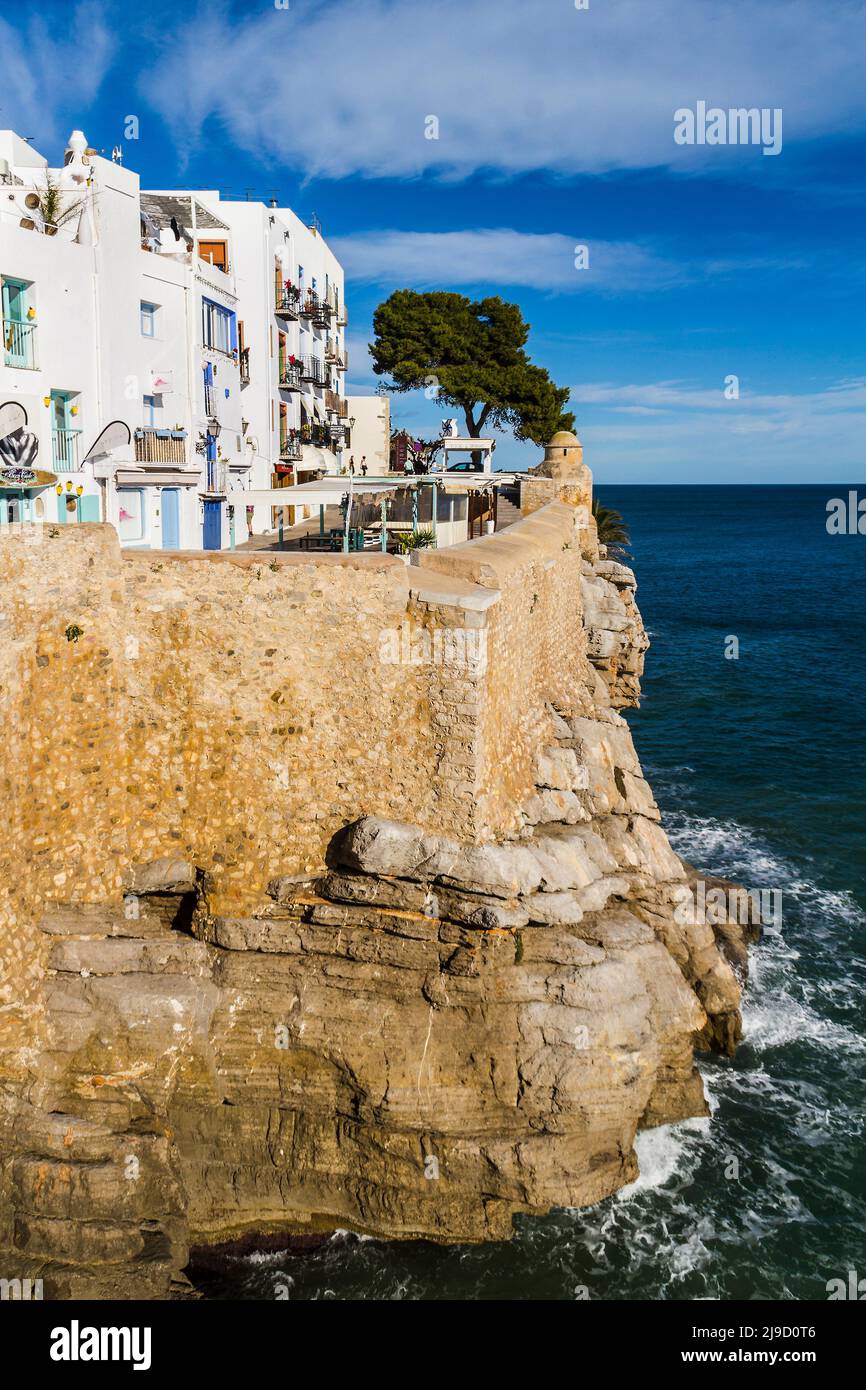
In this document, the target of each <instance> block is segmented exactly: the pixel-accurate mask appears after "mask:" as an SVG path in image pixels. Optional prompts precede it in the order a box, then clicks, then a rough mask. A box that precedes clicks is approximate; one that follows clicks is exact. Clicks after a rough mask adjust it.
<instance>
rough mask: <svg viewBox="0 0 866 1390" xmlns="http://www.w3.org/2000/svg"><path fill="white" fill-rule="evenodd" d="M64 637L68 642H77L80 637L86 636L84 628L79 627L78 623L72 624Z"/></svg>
mask: <svg viewBox="0 0 866 1390" xmlns="http://www.w3.org/2000/svg"><path fill="white" fill-rule="evenodd" d="M64 636H65V638H66V640H67V642H77V641H78V639H79V637H83V636H84V628H83V627H79V626H78V624H77V623H70V624H69V626H68V627H67V628H66V630H65V632H64Z"/></svg>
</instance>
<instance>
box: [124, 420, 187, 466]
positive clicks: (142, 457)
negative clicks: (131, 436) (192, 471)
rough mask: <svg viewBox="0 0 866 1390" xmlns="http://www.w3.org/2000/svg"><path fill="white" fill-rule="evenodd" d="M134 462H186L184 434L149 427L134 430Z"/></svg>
mask: <svg viewBox="0 0 866 1390" xmlns="http://www.w3.org/2000/svg"><path fill="white" fill-rule="evenodd" d="M135 461H136V463H186V434H184V435H183V437H182V438H180V437H178V435H177V434H176V433H175V434H172V432H171V431H169V430H158V429H156V428H153V427H150V428H147V427H146V428H145V429H141V430H136V431H135Z"/></svg>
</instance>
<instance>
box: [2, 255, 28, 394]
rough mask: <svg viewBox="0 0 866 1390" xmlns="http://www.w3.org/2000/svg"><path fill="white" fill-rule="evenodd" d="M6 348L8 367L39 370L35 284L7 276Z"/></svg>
mask: <svg viewBox="0 0 866 1390" xmlns="http://www.w3.org/2000/svg"><path fill="white" fill-rule="evenodd" d="M3 348H4V361H5V364H6V366H7V367H26V368H29V369H30V370H31V371H32V370H34V369H35V367H36V310H35V307H34V304H33V284H32V282H30V281H27V280H13V279H10V277H9V276H8V275H4V276H3Z"/></svg>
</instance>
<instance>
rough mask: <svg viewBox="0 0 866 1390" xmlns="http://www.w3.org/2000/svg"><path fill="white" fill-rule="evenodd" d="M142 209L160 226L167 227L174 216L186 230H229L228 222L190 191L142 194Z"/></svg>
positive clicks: (143, 192)
mask: <svg viewBox="0 0 866 1390" xmlns="http://www.w3.org/2000/svg"><path fill="white" fill-rule="evenodd" d="M141 207H142V211H143V212H145V213H147V215H148V217H151V218H152V219H153V221H154V222H155V223H156V225H157V226H158V227H167V226H168V225H169V223H170V222H171V219H172V218H174V219H175V221H176V222H177V224H178V226H180V227H184V228H185V229H186V231H188V232H192V231H199V232H200V231H202V230H203V229H206V228H211V229H212V228H214V227H215V228H217V229H218V230H220V231H223V232H227V231H228V230H229V228H228V224H227V223H225V222H221V221H220V219H219V218H218V217H216V216H215V215H214V214H213V213H212V212H210V211H209V210H208V208H206V207H204V205H203V204H202V203H200V202H199V201H198V199H197V198H193V196H192V194H190V193H148V192H145V191H142V194H141Z"/></svg>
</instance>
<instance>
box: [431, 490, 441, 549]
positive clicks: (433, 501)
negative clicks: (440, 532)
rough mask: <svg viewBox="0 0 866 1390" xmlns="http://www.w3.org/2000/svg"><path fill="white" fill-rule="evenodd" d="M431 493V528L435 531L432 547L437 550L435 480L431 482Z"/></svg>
mask: <svg viewBox="0 0 866 1390" xmlns="http://www.w3.org/2000/svg"><path fill="white" fill-rule="evenodd" d="M430 493H431V497H430V529H431V531H432V532H433V546H432V548H433V550H436V549H437V548H438V545H439V542H438V541H437V539H436V501H437V495H436V483H435V481H434V482H432V483H431V484H430Z"/></svg>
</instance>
